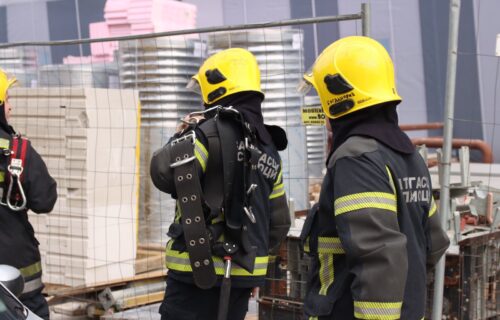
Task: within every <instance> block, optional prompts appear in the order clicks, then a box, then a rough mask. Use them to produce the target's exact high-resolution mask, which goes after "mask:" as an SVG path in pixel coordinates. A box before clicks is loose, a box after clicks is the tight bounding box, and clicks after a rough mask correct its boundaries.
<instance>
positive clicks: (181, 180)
mask: <svg viewBox="0 0 500 320" xmlns="http://www.w3.org/2000/svg"><path fill="white" fill-rule="evenodd" d="M190 134H192V139H188V138H186V137H184V138H183V137H181V138H179V139H177V140H174V141H172V148H171V152H172V160H171V163H170V167H171V168H173V171H174V183H175V189H176V191H177V199H178V201H177V203H178V206H179V207H180V210H181V212H182V219H181V220H182V227H183V231H184V238H185V241H186V248H187V252H188V253H189V261H190V264H191V268H192V270H193V278H194V282H195V284H196V285H197V286H198V287H200V288H202V289H209V288H211V287H213V286H214V285H215V282H216V281H217V276H216V274H215V267H214V263H213V260H212V254H211V249H210V241H209V236H208V233H207V229H206V226H205V216H204V212H203V202H202V201H203V199H202V189H201V184H200V178H199V177H198V170H197V168H196V165H195V161H194V159H195V155H194V146H193V144H194V143H195V141H196V137H195V135H194V131H192V133H190Z"/></svg>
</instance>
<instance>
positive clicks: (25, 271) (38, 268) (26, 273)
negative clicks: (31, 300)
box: [19, 261, 42, 278]
mask: <svg viewBox="0 0 500 320" xmlns="http://www.w3.org/2000/svg"><path fill="white" fill-rule="evenodd" d="M19 271H21V274H22V275H23V277H24V278H28V277H31V276H33V275H35V274H37V273H40V272H42V262H40V261H38V262H35V263H33V264H32V265H30V266H27V267H24V268H21V269H19Z"/></svg>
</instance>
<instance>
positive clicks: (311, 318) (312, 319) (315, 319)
mask: <svg viewBox="0 0 500 320" xmlns="http://www.w3.org/2000/svg"><path fill="white" fill-rule="evenodd" d="M309 320H318V317H309Z"/></svg>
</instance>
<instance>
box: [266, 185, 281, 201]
mask: <svg viewBox="0 0 500 320" xmlns="http://www.w3.org/2000/svg"><path fill="white" fill-rule="evenodd" d="M284 194H285V184H283V183H280V184H278V185H276V186H275V187H274V188H273V192H271V195H269V199H274V198H278V197H281V196H282V195H284Z"/></svg>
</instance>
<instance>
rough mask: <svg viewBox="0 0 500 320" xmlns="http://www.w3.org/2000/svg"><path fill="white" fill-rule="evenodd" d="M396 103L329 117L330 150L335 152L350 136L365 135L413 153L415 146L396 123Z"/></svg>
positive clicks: (398, 149)
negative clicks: (331, 134) (331, 135)
mask: <svg viewBox="0 0 500 320" xmlns="http://www.w3.org/2000/svg"><path fill="white" fill-rule="evenodd" d="M397 104H398V103H395V102H389V103H386V104H381V105H380V106H376V107H371V108H367V109H364V110H362V111H359V112H354V113H352V114H350V115H347V116H345V117H341V118H340V119H335V120H332V119H330V125H331V126H332V133H333V147H332V152H335V150H337V148H338V147H339V146H340V145H342V144H343V143H344V142H345V141H346V140H347V139H348V138H349V137H351V136H366V137H370V138H373V139H375V140H377V141H379V142H380V143H383V144H384V145H386V146H388V147H389V148H391V149H393V150H394V151H397V152H400V153H404V154H411V153H413V152H414V151H415V147H414V146H413V144H412V142H411V140H410V138H409V137H408V136H407V135H406V134H405V133H404V132H403V131H402V130H401V129H400V128H399V125H398V113H397V112H396V106H397Z"/></svg>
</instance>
